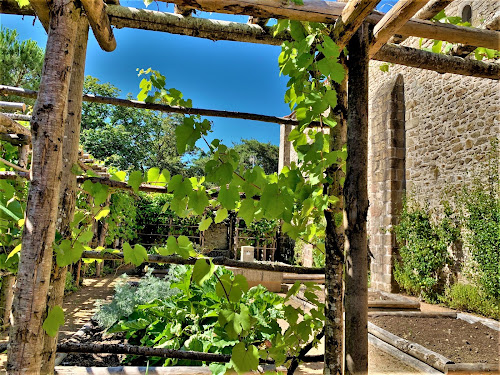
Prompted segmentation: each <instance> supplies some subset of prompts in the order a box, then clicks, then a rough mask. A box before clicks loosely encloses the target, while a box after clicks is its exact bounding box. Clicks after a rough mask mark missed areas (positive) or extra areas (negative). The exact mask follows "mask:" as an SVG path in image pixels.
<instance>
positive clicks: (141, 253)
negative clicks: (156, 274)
mask: <svg viewBox="0 0 500 375" xmlns="http://www.w3.org/2000/svg"><path fill="white" fill-rule="evenodd" d="M123 259H124V261H125V263H132V264H134V265H135V266H140V265H141V264H142V263H144V262H146V261H147V260H148V252H147V251H146V249H145V248H144V247H143V246H141V245H139V244H137V245H135V246H134V248H132V247H131V246H130V244H129V243H128V242H125V243H124V244H123Z"/></svg>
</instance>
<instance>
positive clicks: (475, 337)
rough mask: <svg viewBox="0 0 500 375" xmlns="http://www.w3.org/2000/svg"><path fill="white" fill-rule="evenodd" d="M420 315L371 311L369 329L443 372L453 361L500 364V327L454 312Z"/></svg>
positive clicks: (496, 365)
mask: <svg viewBox="0 0 500 375" xmlns="http://www.w3.org/2000/svg"><path fill="white" fill-rule="evenodd" d="M418 315H419V314H417V313H410V314H408V315H407V316H404V315H403V314H399V315H393V314H386V315H384V314H383V313H380V314H377V315H373V314H370V317H369V321H370V323H369V332H370V333H372V334H373V335H375V336H376V337H378V338H380V339H382V340H383V341H385V342H387V343H389V344H391V345H393V346H395V347H396V348H398V349H399V350H401V351H403V352H405V353H407V354H410V355H413V356H415V357H417V358H418V359H420V360H422V361H424V362H425V363H427V364H429V365H431V366H433V367H434V368H437V369H438V370H440V371H446V370H447V367H449V365H450V364H453V363H456V364H476V365H477V366H478V367H480V365H481V364H488V365H492V366H493V367H498V365H499V359H498V358H499V352H498V348H499V337H498V336H499V332H498V330H495V329H492V328H490V327H488V326H486V325H485V324H483V323H482V322H480V321H476V322H473V323H470V322H467V321H465V320H462V319H457V318H456V316H455V315H453V314H443V316H437V315H436V314H420V316H418Z"/></svg>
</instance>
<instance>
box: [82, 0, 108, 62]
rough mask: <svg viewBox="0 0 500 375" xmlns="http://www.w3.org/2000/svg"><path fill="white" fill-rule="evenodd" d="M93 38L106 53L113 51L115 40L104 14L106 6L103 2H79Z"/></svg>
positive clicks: (97, 0)
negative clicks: (90, 27)
mask: <svg viewBox="0 0 500 375" xmlns="http://www.w3.org/2000/svg"><path fill="white" fill-rule="evenodd" d="M81 1H82V5H83V8H84V9H85V13H86V14H87V18H88V20H89V23H90V26H92V31H93V32H94V36H95V38H96V40H97V43H99V46H100V47H101V48H102V49H103V50H104V51H106V52H111V51H114V50H115V48H116V39H115V36H114V35H113V30H112V29H111V24H110V23H109V17H108V14H107V13H106V4H104V1H103V0H81Z"/></svg>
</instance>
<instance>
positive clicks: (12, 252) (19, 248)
mask: <svg viewBox="0 0 500 375" xmlns="http://www.w3.org/2000/svg"><path fill="white" fill-rule="evenodd" d="M21 246H22V244H19V245H17V246H16V247H15V248H14V249H13V250H12V251H11V252H10V253H9V255H8V256H7V259H6V260H9V259H10V258H12V257H13V256H14V255H16V254H17V253H18V252H20V251H21Z"/></svg>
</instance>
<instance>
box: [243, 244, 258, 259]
mask: <svg viewBox="0 0 500 375" xmlns="http://www.w3.org/2000/svg"><path fill="white" fill-rule="evenodd" d="M254 251H255V248H254V247H253V246H242V247H241V257H240V260H241V261H242V262H253V261H255V258H254Z"/></svg>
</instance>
